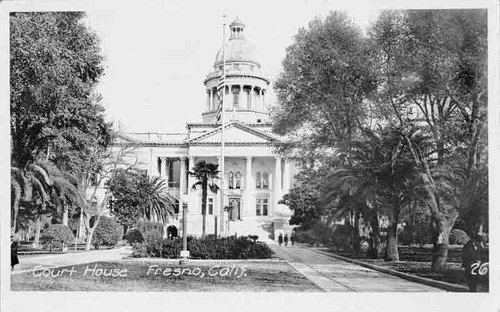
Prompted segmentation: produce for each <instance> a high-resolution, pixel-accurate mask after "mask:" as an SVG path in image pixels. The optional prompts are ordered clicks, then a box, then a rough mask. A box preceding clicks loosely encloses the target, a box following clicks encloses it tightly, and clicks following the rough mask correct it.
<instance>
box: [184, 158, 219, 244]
mask: <svg viewBox="0 0 500 312" xmlns="http://www.w3.org/2000/svg"><path fill="white" fill-rule="evenodd" d="M218 168H219V165H217V164H213V163H207V162H206V161H204V160H202V161H199V162H197V163H196V165H195V166H194V168H193V171H192V172H191V171H190V172H189V174H190V175H191V176H193V177H195V178H196V179H197V180H198V182H196V183H195V184H193V186H192V187H193V189H196V186H198V185H201V191H202V193H201V214H202V218H203V223H202V232H201V233H202V234H201V235H202V237H205V228H206V214H207V196H208V189H209V188H210V191H212V192H213V193H217V191H218V190H219V187H218V186H217V184H215V183H214V180H215V179H218V178H219V177H218V174H219V170H218Z"/></svg>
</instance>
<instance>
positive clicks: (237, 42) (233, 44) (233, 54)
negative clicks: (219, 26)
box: [214, 17, 260, 68]
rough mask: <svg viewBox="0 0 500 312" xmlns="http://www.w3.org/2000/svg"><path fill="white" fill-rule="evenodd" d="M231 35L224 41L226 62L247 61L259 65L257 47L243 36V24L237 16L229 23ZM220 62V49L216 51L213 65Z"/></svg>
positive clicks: (216, 65) (215, 65) (217, 64)
mask: <svg viewBox="0 0 500 312" xmlns="http://www.w3.org/2000/svg"><path fill="white" fill-rule="evenodd" d="M229 26H230V28H231V36H230V37H229V40H228V41H226V42H225V43H224V52H225V54H226V55H225V58H226V62H249V63H255V64H257V65H260V63H259V61H258V50H257V47H256V46H255V45H254V44H253V43H251V42H249V41H247V40H246V39H245V37H244V36H243V30H244V28H245V24H244V23H243V22H242V21H241V20H240V19H239V18H238V17H237V18H236V19H235V20H234V21H233V22H232V23H231V24H230V25H229ZM221 64H222V49H220V50H219V52H217V55H216V57H215V64H214V67H215V68H217V67H218V66H219V65H221Z"/></svg>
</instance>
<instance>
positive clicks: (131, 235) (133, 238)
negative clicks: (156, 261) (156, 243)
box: [125, 229, 144, 245]
mask: <svg viewBox="0 0 500 312" xmlns="http://www.w3.org/2000/svg"><path fill="white" fill-rule="evenodd" d="M125 239H126V240H127V241H128V243H129V244H131V245H133V244H135V243H142V242H143V241H144V237H143V235H142V233H141V231H139V230H137V229H132V230H129V231H128V232H127V233H126V234H125Z"/></svg>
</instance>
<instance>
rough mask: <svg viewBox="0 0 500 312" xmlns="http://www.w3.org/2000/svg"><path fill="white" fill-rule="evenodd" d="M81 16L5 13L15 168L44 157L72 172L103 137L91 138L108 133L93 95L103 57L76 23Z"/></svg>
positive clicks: (93, 37) (82, 26) (94, 38)
mask: <svg viewBox="0 0 500 312" xmlns="http://www.w3.org/2000/svg"><path fill="white" fill-rule="evenodd" d="M84 16H85V15H84V13H80V12H35V13H33V12H30V13H26V12H22V13H12V14H11V19H10V20H11V36H10V39H11V40H10V42H11V47H10V57H11V58H10V68H11V71H10V78H11V91H10V94H11V105H10V108H11V120H10V121H11V142H12V159H13V162H14V163H15V164H16V165H17V166H19V167H21V168H23V167H24V166H25V164H26V163H29V162H34V161H35V160H37V159H39V158H40V156H45V157H44V158H45V159H46V160H48V159H51V158H55V159H57V160H56V161H55V163H56V165H57V166H58V167H59V168H61V169H64V170H67V171H71V172H73V170H75V169H78V168H79V167H80V166H78V165H79V164H80V163H81V158H84V157H85V155H86V153H85V152H84V151H85V150H86V149H87V148H89V147H90V146H92V145H93V144H92V143H93V142H94V141H95V140H96V138H98V139H102V138H103V136H100V135H96V134H100V133H102V132H108V133H109V130H108V129H109V125H107V124H106V123H105V122H104V114H103V113H104V108H103V107H102V105H100V104H99V101H98V100H99V96H98V95H97V94H96V93H95V92H94V87H95V84H96V83H97V82H98V80H99V78H100V77H101V75H102V74H103V71H104V66H103V64H102V60H103V58H102V56H101V55H100V49H99V40H98V39H97V36H96V35H95V33H93V32H92V31H91V30H89V29H88V27H87V26H86V25H85V24H84V23H83V22H82V19H83V17H84ZM104 137H106V136H104ZM107 137H108V139H109V135H108V136H107ZM82 152H83V153H82ZM63 164H64V166H62V165H63Z"/></svg>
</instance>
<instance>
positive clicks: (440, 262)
mask: <svg viewBox="0 0 500 312" xmlns="http://www.w3.org/2000/svg"><path fill="white" fill-rule="evenodd" d="M457 216H458V214H455V215H454V216H452V217H450V218H449V219H447V218H446V217H445V215H444V214H440V218H438V219H436V218H435V217H433V220H434V223H435V225H436V236H435V238H434V248H433V257H432V265H431V270H432V271H433V272H443V271H444V270H445V269H446V262H447V259H448V247H449V238H450V232H451V229H452V228H453V225H454V224H455V220H456V219H457Z"/></svg>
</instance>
